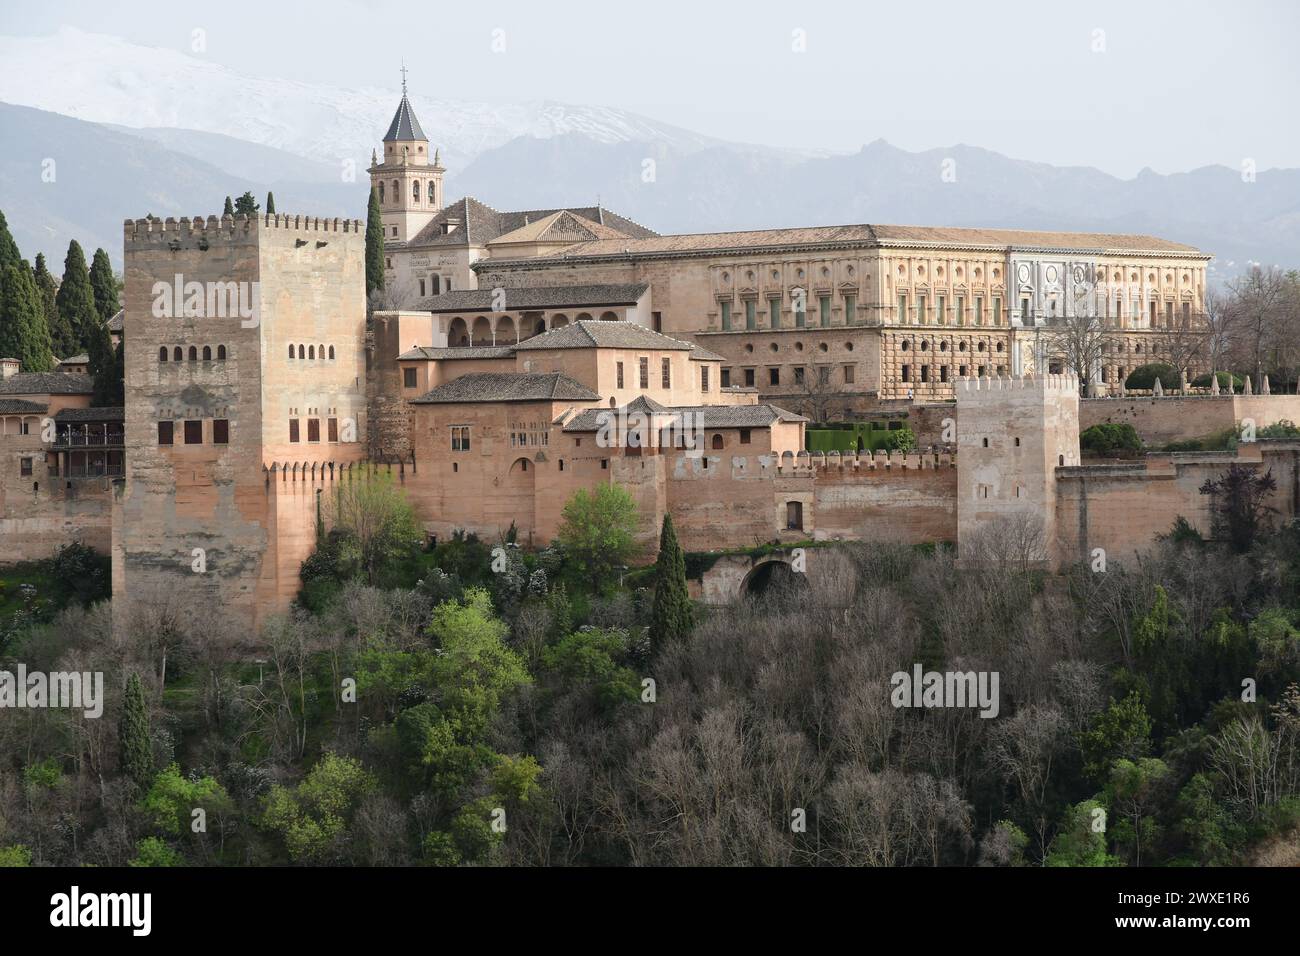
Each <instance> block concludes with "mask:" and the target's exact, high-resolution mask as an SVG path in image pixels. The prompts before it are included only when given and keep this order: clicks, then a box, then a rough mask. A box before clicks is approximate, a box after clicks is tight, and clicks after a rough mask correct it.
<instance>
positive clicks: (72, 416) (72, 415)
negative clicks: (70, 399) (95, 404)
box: [54, 406, 125, 422]
mask: <svg viewBox="0 0 1300 956" xmlns="http://www.w3.org/2000/svg"><path fill="white" fill-rule="evenodd" d="M124 412H125V409H123V408H115V407H112V406H105V407H103V408H65V409H63V410H62V411H61V412H58V413H57V414H56V415H55V416H54V420H55V421H56V422H120V421H123V420H124V418H125V415H124Z"/></svg>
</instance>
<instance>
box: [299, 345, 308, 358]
mask: <svg viewBox="0 0 1300 956" xmlns="http://www.w3.org/2000/svg"><path fill="white" fill-rule="evenodd" d="M306 357H307V349H306V348H304V347H303V346H301V345H300V346H298V358H306Z"/></svg>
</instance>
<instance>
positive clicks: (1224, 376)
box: [1192, 372, 1246, 392]
mask: <svg viewBox="0 0 1300 956" xmlns="http://www.w3.org/2000/svg"><path fill="white" fill-rule="evenodd" d="M1214 374H1215V375H1216V376H1217V378H1218V379H1219V388H1220V389H1221V390H1226V389H1227V388H1228V386H1229V385H1230V384H1231V386H1232V390H1233V391H1234V392H1240V391H1241V390H1242V389H1243V388H1245V387H1246V382H1245V380H1244V379H1243V378H1242V377H1241V376H1240V375H1237V374H1235V373H1233V372H1215V373H1214ZM1192 386H1193V387H1194V388H1209V387H1210V373H1209V372H1206V373H1205V374H1204V375H1198V376H1196V378H1194V379H1192Z"/></svg>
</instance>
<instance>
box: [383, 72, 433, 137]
mask: <svg viewBox="0 0 1300 956" xmlns="http://www.w3.org/2000/svg"><path fill="white" fill-rule="evenodd" d="M412 140H421V141H423V142H426V143H427V142H428V141H429V138H428V137H427V136H425V135H424V130H422V129H421V128H420V121H419V120H417V119H416V118H415V113H414V112H413V111H412V110H411V101H410V100H409V99H407V97H406V63H405V62H403V63H402V102H400V103H398V104H397V112H396V113H395V114H393V122H392V123H390V124H389V126H388V132H387V134H385V136H384V142H385V143H398V142H410V141H412Z"/></svg>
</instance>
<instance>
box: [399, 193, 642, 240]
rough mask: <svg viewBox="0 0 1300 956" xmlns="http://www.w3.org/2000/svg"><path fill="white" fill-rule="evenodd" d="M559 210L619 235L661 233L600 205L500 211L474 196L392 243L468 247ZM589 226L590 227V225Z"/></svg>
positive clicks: (447, 208)
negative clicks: (452, 226)
mask: <svg viewBox="0 0 1300 956" xmlns="http://www.w3.org/2000/svg"><path fill="white" fill-rule="evenodd" d="M560 212H571V213H573V214H574V216H575V217H577V218H578V219H579V220H587V221H588V222H591V223H594V224H596V225H597V226H601V227H607V228H608V229H611V230H613V231H614V232H615V233H616V234H617V235H619V236H627V237H629V238H645V237H649V236H655V235H658V233H656V232H653V231H652V230H650V229H647V228H645V226H641V225H638V224H637V223H635V222H633V221H632V220H631V219H626V218H624V217H623V216H620V215H618V214H617V213H613V212H610V211H609V210H608V209H605V208H603V207H601V206H583V207H575V208H571V209H522V210H518V211H515V212H501V211H499V210H497V209H493V208H492V207H491V206H489V205H487V204H486V203H482V202H479V201H478V200H477V199H475V198H474V197H473V196H464V197H462V198H460V199H457V200H456V201H455V202H452V203H449V204H448V205H446V206H444V207H443V208H442V209H441V210H439V211H438V213H437V214H436V215H435V216H434V217H433V219H431V220H430V221H429V224H428V225H427V226H425V227H424V228H423V229H421V230H420V232H419V234H418V235H416V236H415V237H414V238H412V239H409V240H407V241H406V242H405V243H402V242H392V243H387V244H386V245H391V246H393V247H394V248H409V247H412V246H465V245H487V244H488V243H489V242H492V241H493V240H494V239H498V238H500V237H501V236H504V235H506V234H507V233H511V232H514V231H516V230H518V229H522V228H524V227H525V226H528V225H531V224H532V223H534V222H536V221H538V220H542V219H547V218H550V217H552V216H554V215H555V214H556V213H560ZM453 220H454V221H456V222H457V223H459V225H457V226H456V228H455V229H454V230H453V231H452V232H450V233H448V232H446V230H445V226H446V225H447V224H448V222H450V221H453ZM588 228H590V227H588Z"/></svg>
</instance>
